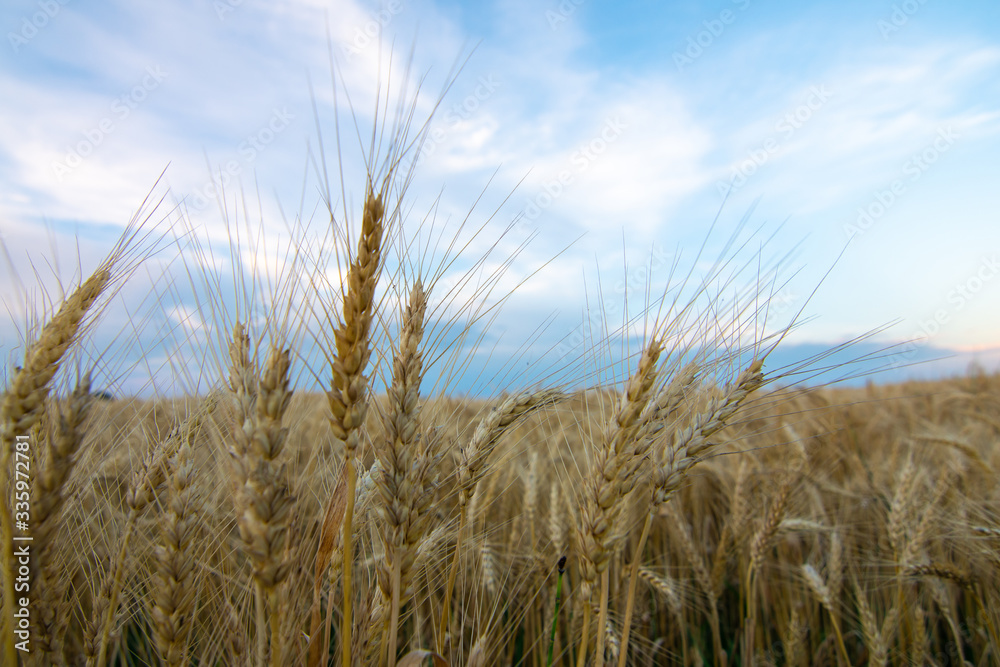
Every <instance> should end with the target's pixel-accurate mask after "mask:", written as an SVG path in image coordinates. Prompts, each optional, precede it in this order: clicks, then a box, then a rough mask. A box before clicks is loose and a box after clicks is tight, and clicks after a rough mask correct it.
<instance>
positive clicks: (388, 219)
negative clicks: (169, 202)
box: [0, 106, 1000, 667]
mask: <svg viewBox="0 0 1000 667" xmlns="http://www.w3.org/2000/svg"><path fill="white" fill-rule="evenodd" d="M400 109H401V113H397V114H396V116H395V117H396V118H397V119H400V118H402V119H403V121H402V122H401V123H400V124H398V125H394V126H393V127H390V128H389V131H388V134H387V136H390V137H392V138H393V140H392V141H391V142H389V141H387V142H386V143H385V144H383V142H382V141H381V139H382V138H383V135H382V134H381V132H382V131H383V130H384V128H376V130H375V131H374V132H373V134H372V141H371V146H372V149H371V154H370V158H371V160H370V162H369V164H370V165H371V167H370V172H369V173H368V174H363V175H361V177H360V180H357V182H353V183H352V184H351V185H349V186H348V187H357V188H361V189H363V191H364V193H365V194H364V198H363V206H362V207H359V208H361V210H358V211H345V215H344V216H341V215H340V212H339V211H338V210H336V209H335V207H334V206H333V205H331V204H329V201H332V198H331V199H330V200H328V206H329V213H330V217H331V221H332V225H333V227H334V228H335V230H338V231H336V233H335V238H336V239H337V240H338V246H337V247H338V251H337V257H336V263H337V268H338V271H339V272H338V273H336V274H335V275H336V279H331V281H330V284H320V283H319V278H313V279H312V280H314V282H311V283H309V285H310V287H311V288H312V291H311V293H310V294H308V295H307V297H308V298H307V301H308V303H309V304H310V308H311V310H310V312H311V313H313V314H314V315H316V316H317V319H318V320H319V322H320V325H316V324H313V325H310V326H312V327H314V328H313V329H310V330H309V331H307V332H305V333H303V331H302V327H303V326H304V325H303V324H301V323H300V322H299V321H298V320H297V319H296V317H297V314H298V312H299V308H297V307H296V308H293V307H292V306H291V305H290V304H291V303H292V301H293V299H292V297H291V296H290V295H291V293H292V292H294V291H295V290H294V289H293V279H294V277H296V276H301V275H302V274H303V272H305V273H309V271H308V269H309V268H310V267H311V266H312V265H311V264H310V262H311V261H313V260H312V259H310V258H303V259H296V260H295V261H290V262H289V263H288V265H287V266H286V269H285V271H284V272H283V273H282V272H279V275H278V277H277V278H274V279H273V282H269V283H267V284H265V283H264V282H263V279H261V278H259V277H253V276H252V277H250V278H248V279H247V281H246V282H242V281H240V280H235V281H234V282H235V283H236V284H239V285H241V287H240V289H242V290H245V293H243V294H240V295H238V297H237V299H236V300H237V302H239V303H242V304H250V305H248V306H247V307H246V308H244V309H242V310H240V309H237V310H236V311H226V310H225V309H224V307H223V304H224V301H223V299H221V298H219V299H218V300H217V301H215V302H213V303H212V304H211V305H209V304H206V305H205V306H204V314H205V315H206V318H207V319H210V320H211V321H212V322H213V323H214V325H215V327H214V331H215V332H216V333H217V338H216V339H215V348H214V356H213V355H208V356H206V357H205V359H206V365H207V366H208V367H209V368H210V370H209V371H206V373H208V375H209V377H210V379H212V380H213V381H212V383H211V384H212V386H213V389H212V390H211V391H210V392H206V393H204V394H197V395H195V394H192V395H189V396H186V397H173V398H168V397H163V398H156V399H140V398H134V399H127V398H120V399H118V400H106V399H105V398H102V397H99V396H97V395H96V394H95V392H94V388H92V387H91V386H90V383H89V380H88V372H90V371H91V370H93V369H94V368H97V367H99V366H100V364H102V363H104V362H106V361H107V360H106V359H102V358H101V357H100V356H99V355H98V356H97V357H96V358H95V357H85V358H84V359H83V360H82V361H81V359H80V358H79V357H77V358H76V361H75V364H70V363H68V362H67V361H66V360H68V359H70V358H73V353H74V350H75V349H76V346H77V345H78V344H79V341H80V340H81V338H83V337H85V336H86V333H87V331H88V328H89V327H90V326H92V325H93V324H94V322H95V321H98V320H99V319H100V315H101V310H100V305H101V304H102V303H103V302H104V299H105V298H106V297H110V296H113V295H114V294H115V293H116V291H117V290H119V289H120V287H121V285H122V284H123V282H124V281H125V280H127V279H128V277H129V276H130V275H131V274H132V273H133V272H134V271H135V270H136V269H137V267H138V266H140V265H141V263H142V261H143V259H144V257H145V253H146V252H147V250H146V249H145V248H146V247H147V244H148V243H150V239H151V238H153V235H154V231H153V230H152V228H151V223H149V220H150V218H148V217H146V216H145V215H137V217H136V220H135V221H134V222H133V224H132V225H130V226H129V228H128V229H127V230H126V232H125V235H124V236H123V238H122V241H121V243H120V244H119V246H118V247H116V248H114V249H113V250H112V251H111V253H110V255H109V256H108V259H107V260H106V261H105V262H104V263H103V264H101V266H100V267H99V268H98V269H97V270H96V271H95V272H93V273H92V274H91V275H90V276H89V277H86V278H85V279H83V280H82V281H81V282H80V283H79V284H78V285H75V286H69V287H68V288H67V290H66V296H65V298H63V299H61V300H57V301H56V303H54V304H53V305H52V307H51V308H49V309H47V311H46V314H45V315H44V317H41V318H40V319H39V320H38V322H37V325H36V326H34V327H33V328H32V329H31V330H30V331H29V332H28V335H27V341H26V348H25V350H26V352H25V355H24V359H23V361H22V362H21V363H20V364H19V365H18V367H17V368H16V369H12V370H10V371H9V374H8V382H7V387H6V393H5V396H4V398H3V408H2V431H0V433H2V446H3V450H2V456H0V458H2V460H0V488H3V489H4V490H5V491H4V492H5V493H9V494H10V503H5V504H4V509H3V511H0V518H2V522H0V523H2V526H0V527H2V535H0V544H2V547H3V558H2V564H0V569H2V573H3V584H4V596H3V601H4V611H3V623H4V627H3V629H2V633H3V634H2V637H3V642H4V664H10V665H14V664H17V662H18V661H20V662H21V663H23V664H35V665H50V664H71V665H75V664H87V665H105V664H116V665H159V664H167V665H310V666H313V665H343V666H344V667H349V666H350V665H367V664H378V665H381V664H388V665H408V666H411V667H412V666H414V665H422V664H434V665H455V666H459V665H477V666H483V665H525V666H528V665H530V666H532V667H540V666H543V665H576V666H577V667H583V666H584V665H672V664H676V665H711V666H714V667H720V666H724V665H800V666H805V665H838V666H840V667H843V666H845V665H865V664H867V665H910V664H918V665H924V664H939V665H946V664H971V665H989V664H997V661H998V660H1000V657H998V656H1000V635H998V627H1000V581H998V555H1000V517H998V513H997V510H998V492H997V468H998V466H1000V456H998V452H997V448H996V447H995V443H996V440H997V436H998V431H1000V417H998V414H1000V410H998V408H1000V378H998V377H996V376H992V375H986V374H984V373H970V374H969V375H968V376H967V377H962V378H956V379H953V380H946V381H939V382H932V383H922V384H921V383H910V384H902V385H892V386H878V385H874V384H869V385H868V386H867V387H865V388H859V389H847V388H845V389H837V388H829V387H827V388H813V389H804V388H795V387H791V388H789V387H786V386H785V384H786V382H784V381H785V380H787V379H788V378H789V377H790V371H789V370H788V369H778V370H776V371H772V370H770V368H769V366H768V365H767V361H768V355H769V354H770V353H771V352H772V351H773V350H774V349H775V347H776V346H780V345H781V340H782V336H783V334H784V333H785V331H786V330H784V329H783V330H781V331H778V332H772V333H769V334H767V335H760V336H755V335H751V336H749V338H748V336H747V335H746V334H747V333H748V332H750V333H752V332H754V331H756V330H757V329H755V328H754V327H753V326H752V325H753V323H755V322H756V321H757V320H758V319H760V318H761V317H763V316H764V315H763V314H764V312H765V310H764V309H765V308H766V301H767V294H768V292H767V286H754V287H753V288H751V289H750V291H748V292H745V294H744V297H743V300H742V302H741V303H740V304H737V305H736V306H732V305H728V306H726V307H725V308H718V309H716V308H713V307H712V304H711V303H709V305H708V306H707V307H700V306H698V305H697V302H695V301H692V302H690V303H688V302H685V301H680V302H678V301H677V300H674V302H673V303H669V302H668V303H667V304H666V305H665V306H663V305H661V306H658V307H654V305H651V306H650V313H651V315H652V317H651V318H650V322H651V324H650V325H649V326H648V328H647V330H646V332H645V337H644V339H643V341H642V346H641V349H639V350H635V351H634V354H632V355H631V356H630V357H629V358H628V371H627V377H623V378H621V381H620V382H618V383H607V384H605V383H598V382H594V383H591V384H592V385H593V386H587V387H584V388H578V387H572V388H570V387H563V386H560V385H559V384H558V383H552V384H550V385H544V384H542V385H540V386H530V387H527V388H525V389H524V390H523V391H519V392H516V393H511V394H507V395H498V396H494V397H492V398H487V399H478V400H471V399H464V398H455V397H449V396H446V395H440V393H435V392H434V391H432V390H431V389H430V388H429V387H426V386H424V385H423V384H422V380H423V379H424V376H425V373H426V372H427V371H428V368H429V367H431V366H432V365H433V366H435V367H436V368H438V369H439V370H440V369H442V368H443V370H444V372H445V373H461V372H462V361H461V359H456V358H455V357H454V355H453V354H451V350H452V349H453V348H452V347H451V339H449V338H448V337H447V336H446V335H444V334H442V333H441V329H440V328H437V329H436V328H435V327H434V323H435V322H436V321H438V320H440V319H441V318H447V317H449V316H447V315H446V314H445V311H446V310H447V309H446V308H443V307H442V306H441V303H442V299H443V301H444V302H445V303H447V304H448V305H450V306H452V307H457V308H456V309H457V311H458V312H459V313H460V314H459V316H458V317H457V318H455V320H454V321H455V322H457V323H458V324H461V323H462V322H467V321H468V319H467V318H468V317H477V316H479V311H478V310H475V308H473V307H472V306H466V305H465V304H463V303H458V304H456V303H454V301H455V299H456V298H458V295H461V294H463V292H462V290H461V289H454V288H448V287H445V285H444V284H443V283H442V279H441V278H442V275H443V269H442V268H441V267H442V266H444V265H443V264H434V263H432V262H430V261H427V262H425V261H423V260H424V259H426V257H427V255H422V254H421V252H422V251H421V249H420V248H419V247H417V246H415V245H411V244H409V243H408V242H407V241H406V238H407V236H406V231H405V228H404V225H403V222H404V220H403V219H404V217H405V216H404V211H405V210H406V208H405V184H406V181H407V177H408V175H407V173H406V172H405V171H402V172H401V171H398V170H399V169H400V168H401V167H400V165H401V164H402V161H401V157H402V155H403V154H404V153H405V151H406V150H407V147H408V146H411V147H412V146H413V145H414V144H411V143H410V142H409V139H407V137H408V136H409V135H408V134H407V132H408V130H409V129H410V126H409V120H408V118H409V117H410V116H409V115H408V114H411V113H412V109H410V110H409V111H408V110H407V108H406V107H405V106H403V107H400ZM418 136H419V134H418ZM385 146H389V148H385ZM350 178H355V179H357V178H358V177H357V176H353V177H352V176H351V175H345V179H350ZM345 217H346V218H347V219H346V220H345V219H343V218H345ZM348 223H350V224H348ZM154 240H155V239H154ZM461 251H462V249H461V248H457V249H455V252H461ZM445 261H447V260H445ZM477 267H479V265H478V264H477V265H476V266H475V267H474V268H477ZM241 275H242V274H241ZM470 280H471V279H470ZM256 281H261V282H256ZM205 283H206V284H208V285H210V286H211V285H221V284H222V283H221V281H217V280H215V279H213V278H212V277H211V276H206V277H205ZM470 284H474V281H472V283H470ZM460 287H461V286H460ZM328 288H329V289H328ZM491 288H492V283H490V281H489V280H486V281H485V282H483V283H479V284H477V285H476V286H475V292H476V295H477V296H482V294H483V293H484V292H485V291H488V290H489V289H491ZM254 290H257V291H260V292H266V293H268V294H269V296H270V301H269V302H268V303H270V304H271V306H270V308H271V309H270V310H265V311H263V312H261V310H260V306H259V305H256V304H258V302H257V301H256V300H254V299H250V298H247V294H248V293H250V292H253V291H254ZM438 290H443V291H444V294H440V293H439V292H438ZM300 296H301V295H300ZM282 304H285V306H284V307H282ZM467 308H471V309H472V310H473V312H472V313H471V314H470V312H468V311H467V310H466V309H467ZM452 317H453V316H452ZM315 327H321V328H320V329H317V328H315ZM306 335H311V336H312V337H313V338H314V339H315V340H317V341H319V342H320V344H321V347H323V353H324V356H325V359H326V361H325V363H324V364H322V365H313V366H312V367H310V368H307V369H303V368H302V366H303V364H306V363H307V362H306V361H305V360H304V357H302V356H300V355H299V354H298V352H299V350H298V346H299V345H300V344H301V341H302V338H303V337H304V336H306ZM748 340H749V342H747V341H748ZM594 344H595V345H596V346H599V345H601V344H602V343H601V342H600V341H595V343H594ZM595 356H596V355H595ZM213 359H214V360H216V363H215V365H216V366H217V368H214V370H211V369H212V366H213V362H212V360H213ZM822 360H823V358H822V357H818V358H817V359H816V363H817V364H819V363H821V362H822ZM376 368H378V369H380V370H379V371H378V372H376V371H375V370H374V369H376ZM213 372H214V373H215V376H212V373H213ZM303 376H311V377H314V378H315V379H316V380H317V381H318V383H319V384H320V385H321V386H323V387H324V388H325V392H317V391H312V390H301V389H298V388H297V387H296V386H295V384H294V382H293V378H298V377H303ZM376 379H377V380H379V383H376V382H375V380H376ZM376 386H384V387H385V389H384V390H380V391H376V390H375V387H376ZM28 536H30V540H27V539H22V538H26V537H28ZM25 648H30V652H28V651H23V650H20V649H25Z"/></svg>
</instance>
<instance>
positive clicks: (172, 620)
mask: <svg viewBox="0 0 1000 667" xmlns="http://www.w3.org/2000/svg"><path fill="white" fill-rule="evenodd" d="M193 482H194V461H193V460H192V454H191V445H190V444H189V443H188V442H186V441H185V442H184V443H183V444H182V445H181V447H180V448H179V449H178V450H177V454H176V456H175V457H174V460H173V461H171V462H170V479H169V487H168V488H169V491H168V500H167V502H166V507H165V509H166V511H165V512H164V513H163V516H162V518H161V528H160V541H161V544H160V545H159V546H157V547H156V549H155V550H154V556H155V558H156V561H157V565H158V570H157V573H156V577H155V582H154V585H153V587H152V588H153V590H154V591H155V593H154V594H153V609H152V617H153V635H154V637H155V638H156V643H157V646H158V648H159V650H160V656H161V657H162V658H163V661H164V662H165V663H166V664H168V665H170V666H171V667H175V666H178V667H179V666H180V665H186V664H188V659H187V652H188V638H189V637H190V634H191V626H192V624H193V618H192V614H193V611H194V601H195V596H196V585H195V569H196V566H197V562H196V560H195V558H194V553H193V551H194V548H195V543H196V542H197V540H198V538H199V536H200V534H201V530H202V517H201V516H200V512H199V511H198V502H199V499H198V496H197V494H196V493H195V488H194V486H193Z"/></svg>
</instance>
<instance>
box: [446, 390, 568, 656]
mask: <svg viewBox="0 0 1000 667" xmlns="http://www.w3.org/2000/svg"><path fill="white" fill-rule="evenodd" d="M562 398H563V393H562V392H561V391H559V390H557V389H543V390H541V391H525V392H521V393H519V394H514V395H512V396H508V397H507V398H506V399H504V401H503V402H502V403H501V404H500V405H498V406H495V407H493V408H492V409H491V410H490V412H489V413H488V414H487V415H486V417H484V418H483V419H482V420H480V422H479V423H478V424H477V425H476V430H475V431H474V432H473V434H472V438H471V439H470V440H469V442H468V444H467V445H466V446H465V447H462V449H461V450H460V452H459V461H458V470H457V472H456V476H457V478H458V506H459V520H458V534H457V535H456V537H455V553H454V555H453V557H452V561H451V566H450V568H449V571H448V581H447V582H446V584H445V589H444V603H443V605H442V608H441V623H440V625H439V626H438V636H437V650H438V652H439V653H440V652H442V651H443V650H444V639H445V633H446V632H447V629H448V625H449V623H450V622H451V597H452V593H453V591H454V590H455V579H456V577H457V576H458V564H459V556H460V554H461V549H462V540H463V535H464V533H465V530H466V524H467V523H468V522H469V520H470V514H471V513H470V512H469V501H470V500H471V499H472V497H473V494H474V493H475V492H476V487H477V486H478V484H479V482H480V481H481V480H482V478H483V475H484V474H485V473H486V469H487V463H488V462H489V461H490V458H491V457H492V455H493V450H494V449H496V446H497V443H499V442H500V439H501V438H502V437H503V434H504V433H505V432H506V431H507V429H509V428H510V427H511V426H512V425H513V424H514V423H515V422H516V421H517V420H519V419H521V418H524V417H527V416H528V415H529V414H531V413H532V412H535V411H536V410H540V409H542V408H544V407H546V406H549V405H552V404H553V403H555V402H557V401H559V400H561V399H562ZM471 518H473V519H474V518H475V517H471Z"/></svg>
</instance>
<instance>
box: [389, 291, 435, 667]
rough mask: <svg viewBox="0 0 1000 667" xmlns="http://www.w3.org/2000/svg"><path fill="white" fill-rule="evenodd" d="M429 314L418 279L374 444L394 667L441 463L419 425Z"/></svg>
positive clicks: (400, 336)
mask: <svg viewBox="0 0 1000 667" xmlns="http://www.w3.org/2000/svg"><path fill="white" fill-rule="evenodd" d="M426 311H427V295H426V293H425V292H424V288H423V284H422V283H421V282H420V280H417V281H416V283H415V284H414V285H413V288H412V289H411V290H410V297H409V301H408V303H407V304H406V308H405V310H404V312H403V317H402V328H401V331H400V334H399V344H398V349H397V351H396V354H395V356H394V358H393V367H392V384H391V386H390V387H389V392H388V402H389V406H388V410H387V419H386V421H387V424H386V427H387V428H386V437H385V438H384V439H381V440H379V441H377V442H376V444H375V455H376V456H377V457H378V460H379V463H380V464H381V473H380V474H379V475H378V478H377V480H376V486H377V488H378V492H379V497H380V499H381V503H380V506H379V513H380V515H381V518H382V525H381V531H382V541H383V543H384V546H385V556H384V560H383V562H382V564H381V566H380V567H379V568H378V585H379V588H380V589H381V591H382V604H383V606H384V607H387V608H388V609H389V615H388V616H387V617H386V619H385V622H386V623H387V628H386V629H385V631H384V634H385V638H384V641H383V642H382V646H383V648H382V650H383V652H386V651H387V655H388V664H389V666H390V667H394V666H395V664H396V637H397V633H398V629H399V614H400V609H401V607H402V605H403V604H405V602H406V601H407V599H408V598H409V597H410V596H411V595H412V590H411V584H412V578H413V568H414V564H415V561H416V558H417V554H418V551H419V549H420V545H421V543H422V542H423V540H424V537H425V534H426V533H427V528H428V525H429V522H430V518H431V514H430V512H429V511H428V510H429V509H430V504H431V501H432V500H433V497H434V483H433V482H434V475H435V471H434V468H435V467H436V464H437V463H438V460H439V456H438V455H437V454H436V451H435V450H436V446H435V442H434V440H435V438H434V436H432V435H430V434H429V433H427V432H425V431H424V430H423V429H422V428H421V423H420V382H421V380H422V378H423V361H422V355H421V349H420V343H421V339H422V337H423V333H424V315H425V314H426ZM380 662H382V661H381V660H380Z"/></svg>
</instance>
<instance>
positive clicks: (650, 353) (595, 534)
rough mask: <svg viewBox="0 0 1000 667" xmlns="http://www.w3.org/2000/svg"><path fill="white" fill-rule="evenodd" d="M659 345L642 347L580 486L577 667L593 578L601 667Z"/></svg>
mask: <svg viewBox="0 0 1000 667" xmlns="http://www.w3.org/2000/svg"><path fill="white" fill-rule="evenodd" d="M662 351H663V341H662V340H661V339H660V338H659V337H653V338H652V339H650V341H649V342H648V343H647V344H646V345H645V347H643V350H642V355H641V356H640V357H639V364H638V367H637V368H636V372H635V373H634V374H633V375H632V376H631V377H630V378H629V380H628V384H627V385H626V387H625V391H624V392H623V393H622V395H621V398H620V399H619V401H618V405H617V407H616V409H615V414H614V418H613V421H612V422H611V423H610V424H608V426H607V429H606V431H605V436H604V442H603V445H602V447H601V448H600V449H599V450H598V451H597V456H596V459H595V462H594V467H593V470H592V472H591V474H590V475H589V476H588V478H587V479H586V480H585V482H584V495H583V502H582V507H581V517H580V536H581V546H582V554H581V555H582V559H581V565H582V567H581V570H582V573H581V574H582V582H581V590H580V593H581V599H582V600H583V604H584V607H583V628H582V630H581V640H580V652H579V654H578V659H577V667H584V665H585V664H586V659H587V643H588V639H589V638H588V634H589V630H590V602H589V601H590V598H591V595H592V592H593V588H594V583H595V582H596V580H597V576H598V575H601V594H600V599H599V600H598V603H599V612H598V614H599V617H598V632H597V653H596V655H595V660H596V664H597V665H598V667H600V665H602V664H603V661H604V640H605V633H604V628H605V627H606V625H607V613H608V601H607V594H606V593H607V588H608V581H607V579H608V577H607V575H606V574H605V573H606V572H607V568H608V562H609V561H610V558H611V554H612V552H613V550H614V548H615V546H616V545H617V543H618V541H619V540H620V538H621V535H622V532H623V531H622V530H621V526H620V525H618V524H619V523H620V521H619V519H620V515H621V512H622V507H623V505H624V503H623V502H622V501H623V499H624V498H625V496H626V495H627V494H628V493H629V492H630V491H631V490H632V488H633V487H634V486H635V481H636V478H637V477H638V471H639V467H640V465H641V463H642V461H643V460H644V458H645V456H646V453H647V452H648V451H649V445H650V442H649V440H648V439H647V438H644V437H637V436H639V435H640V429H641V428H642V427H643V426H644V423H643V421H642V420H641V416H642V415H643V414H645V413H646V410H647V409H648V408H647V405H648V403H649V401H650V394H651V393H652V389H653V387H654V385H655V384H656V378H657V374H658V370H659V369H658V366H657V364H658V363H659V360H660V353H661V352H662Z"/></svg>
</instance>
